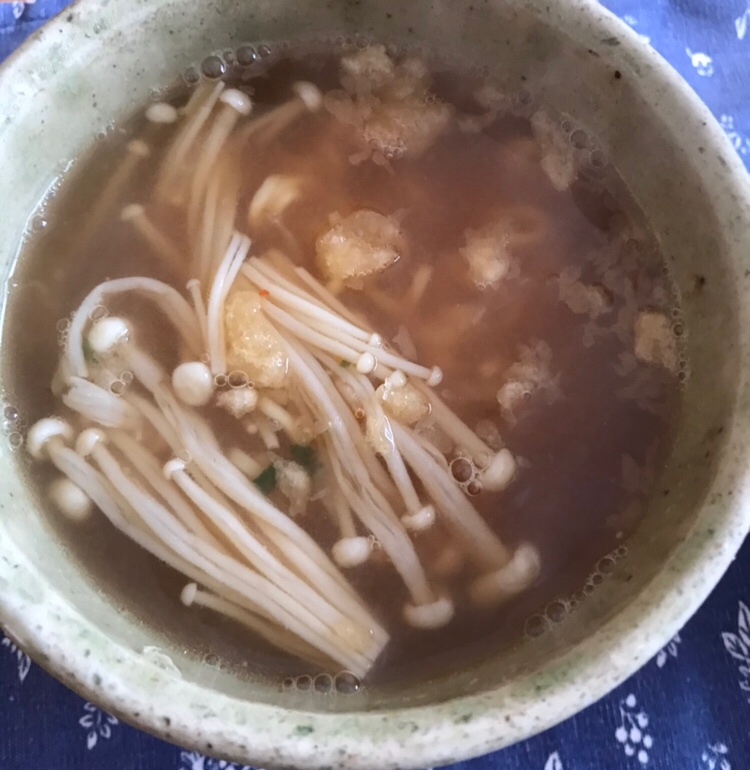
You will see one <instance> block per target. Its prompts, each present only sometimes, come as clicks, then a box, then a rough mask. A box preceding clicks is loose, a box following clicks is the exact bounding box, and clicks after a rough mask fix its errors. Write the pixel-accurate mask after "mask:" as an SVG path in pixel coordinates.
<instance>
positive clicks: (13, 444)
mask: <svg viewBox="0 0 750 770" xmlns="http://www.w3.org/2000/svg"><path fill="white" fill-rule="evenodd" d="M8 444H9V445H10V448H11V449H18V448H19V447H20V446H21V445H22V444H23V436H22V435H21V434H20V433H19V432H18V431H16V430H14V431H13V432H12V433H9V434H8Z"/></svg>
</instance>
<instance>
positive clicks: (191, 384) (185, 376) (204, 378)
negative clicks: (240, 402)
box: [172, 361, 214, 406]
mask: <svg viewBox="0 0 750 770" xmlns="http://www.w3.org/2000/svg"><path fill="white" fill-rule="evenodd" d="M172 387H173V388H174V392H175V393H176V394H177V398H179V399H180V401H182V402H183V403H184V404H187V405H188V406H205V405H206V404H207V403H208V402H209V401H210V400H211V396H212V395H213V392H214V376H213V374H211V370H210V369H209V368H208V366H206V364H204V363H203V362H201V361H187V362H185V363H183V364H180V365H179V366H177V367H175V370H174V371H173V372H172Z"/></svg>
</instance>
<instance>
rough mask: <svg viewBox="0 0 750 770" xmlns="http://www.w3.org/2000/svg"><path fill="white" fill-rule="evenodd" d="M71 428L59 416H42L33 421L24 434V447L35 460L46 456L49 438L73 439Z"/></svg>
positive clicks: (66, 440)
mask: <svg viewBox="0 0 750 770" xmlns="http://www.w3.org/2000/svg"><path fill="white" fill-rule="evenodd" d="M73 435H74V434H73V428H72V427H71V426H70V424H69V423H68V422H66V421H65V420H63V419H62V418H60V417H44V418H43V419H41V420H39V422H36V423H34V425H32V426H31V428H30V429H29V432H28V434H27V435H26V449H27V450H28V452H29V454H30V455H31V456H32V457H33V458H34V459H35V460H41V459H42V458H44V457H45V456H46V446H47V444H48V443H49V441H50V439H53V438H56V437H60V438H61V439H62V440H63V441H64V442H65V443H69V442H70V441H72V440H73Z"/></svg>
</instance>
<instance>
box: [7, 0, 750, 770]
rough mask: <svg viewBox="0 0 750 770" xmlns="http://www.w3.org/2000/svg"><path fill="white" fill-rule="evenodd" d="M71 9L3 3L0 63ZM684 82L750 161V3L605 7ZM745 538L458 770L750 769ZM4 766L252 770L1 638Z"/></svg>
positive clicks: (659, 0)
mask: <svg viewBox="0 0 750 770" xmlns="http://www.w3.org/2000/svg"><path fill="white" fill-rule="evenodd" d="M65 5H66V2H65V0H37V2H36V3H34V4H28V5H27V4H24V3H22V2H14V3H8V4H0V60H2V59H4V58H5V57H6V56H7V55H8V54H9V53H11V52H12V51H13V49H14V48H15V47H16V46H18V45H19V44H20V43H21V42H22V41H23V40H24V38H25V37H26V36H27V35H28V34H29V33H30V32H32V31H33V30H34V29H36V28H37V27H38V26H39V25H40V24H42V23H43V22H44V21H45V20H46V19H48V18H49V17H50V16H52V15H53V14H55V13H56V12H58V11H59V10H60V9H61V8H62V7H64V6H65ZM605 5H607V7H609V8H610V9H611V10H612V11H614V12H615V13H616V14H617V15H619V16H620V17H621V18H622V19H624V20H625V22H626V23H628V24H629V25H630V26H631V27H633V28H634V29H635V30H636V31H637V32H638V33H639V34H640V35H642V36H643V37H644V38H645V39H646V40H648V41H650V43H651V45H653V46H654V47H655V48H656V49H657V50H658V51H659V52H660V53H661V54H662V55H663V56H664V57H665V58H666V59H668V60H669V61H670V62H671V63H672V64H673V65H674V67H676V69H677V70H679V71H680V72H681V73H682V75H683V76H684V77H685V78H686V79H687V81H688V82H689V83H690V85H691V86H692V87H693V88H694V89H695V90H696V91H697V93H698V94H699V96H700V97H701V98H702V99H703V100H704V101H705V102H706V104H708V106H709V107H710V109H711V110H712V111H713V113H714V114H715V115H716V117H717V119H719V120H720V122H721V125H722V126H723V128H724V130H725V131H726V133H727V135H728V136H729V138H730V139H731V141H732V144H733V145H734V147H735V149H736V150H737V152H738V153H739V154H740V156H741V157H742V158H743V160H744V161H745V163H746V164H747V165H748V166H750V0H605ZM749 606H750V542H748V543H746V544H745V547H744V548H743V549H742V551H741V552H740V555H739V558H738V559H737V560H736V561H735V563H734V564H733V565H732V567H731V568H730V570H729V572H728V573H727V575H726V576H725V578H724V579H723V580H722V582H721V583H720V585H719V587H718V588H717V589H716V590H715V591H714V593H713V594H712V596H711V597H710V599H709V600H708V601H707V602H706V604H705V605H704V606H703V607H702V608H701V610H700V611H699V612H698V613H697V614H696V616H695V617H694V618H693V619H692V620H691V621H690V622H689V623H688V625H687V626H686V627H685V628H684V629H683V631H682V632H681V633H680V634H679V636H676V637H675V638H674V639H673V640H672V641H671V642H670V643H669V644H668V645H667V647H666V648H664V649H663V650H662V651H661V652H660V653H659V654H658V655H657V656H656V658H654V659H653V660H652V661H651V662H650V663H649V664H648V665H646V666H645V667H644V668H643V669H641V670H640V671H639V672H638V673H637V674H635V675H634V676H633V677H632V678H631V679H629V680H628V681H627V682H625V684H623V685H622V686H621V687H619V688H618V689H617V690H615V691H614V692H613V693H611V694H610V695H609V696H608V697H606V698H604V699H603V700H601V701H600V702H599V703H597V704H595V705H594V706H591V707H590V708H588V709H586V710H585V711H583V712H582V713H580V714H578V715H577V716H576V717H574V718H572V719H569V720H568V721H566V722H564V723H562V724H561V725H559V726H558V727H555V728H553V729H551V730H548V731H547V732H545V733H543V734H542V735H539V736H537V737H535V738H532V739H531V740H528V741H525V742H524V743H520V744H517V745H516V746H512V747H511V748H508V749H505V750H503V751H500V752H497V753H495V754H492V755H489V756H486V757H482V758H480V759H475V760H473V761H471V762H465V763H460V764H458V765H455V766H454V768H456V769H458V768H461V769H462V770H463V769H464V768H466V770H469V769H470V770H500V769H502V770H635V769H636V768H653V769H654V770H745V769H746V768H750V608H749ZM0 645H1V646H0V770H31V769H32V768H33V770H82V769H83V768H85V769H87V770H88V769H89V768H91V770H246V769H244V768H238V767H236V766H235V765H232V764H229V763H226V762H223V761H219V760H215V759H210V758H207V757H204V756H202V755H199V754H196V753H194V752H189V751H184V750H182V749H180V748H178V747H175V746H172V745H170V744H167V743H163V742H161V741H159V740H157V739H156V738H152V737H151V736H149V735H146V734H145V733H142V732H139V731H138V730H135V729H133V728H131V727H128V726H126V725H124V724H120V723H119V722H118V721H117V720H116V719H115V718H114V717H112V716H109V715H107V714H105V713H103V712H102V711H100V710H99V709H97V708H96V707H95V706H93V705H91V704H90V703H86V702H85V701H83V700H82V699H81V698H79V697H78V696H77V695H74V694H73V693H72V692H70V691H69V690H67V689H66V688H65V687H63V685H61V684H59V683H58V682H57V681H55V680H54V679H52V678H51V677H49V676H48V675H47V674H45V673H44V672H43V671H42V670H41V669H39V668H37V667H36V666H34V665H31V664H30V662H29V659H28V658H27V657H26V656H25V655H24V654H23V653H22V652H21V651H19V650H17V649H16V648H15V647H14V646H13V644H12V643H11V642H10V640H8V639H7V638H2V641H1V643H0Z"/></svg>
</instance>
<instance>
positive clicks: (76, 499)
mask: <svg viewBox="0 0 750 770" xmlns="http://www.w3.org/2000/svg"><path fill="white" fill-rule="evenodd" d="M49 495H50V497H51V498H52V502H53V503H54V504H55V505H56V506H57V507H58V508H59V509H60V510H61V511H62V512H63V513H64V514H65V516H66V517H67V518H68V519H70V520H71V521H76V522H79V521H85V520H86V519H88V518H89V516H90V515H91V511H92V510H93V504H92V502H91V498H90V497H89V496H88V495H87V494H86V493H85V492H84V491H83V490H82V489H81V488H80V487H79V486H78V485H77V484H74V483H73V482H72V481H71V480H70V479H68V478H65V477H61V478H59V479H55V480H54V481H53V482H52V484H51V485H50V488H49Z"/></svg>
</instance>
